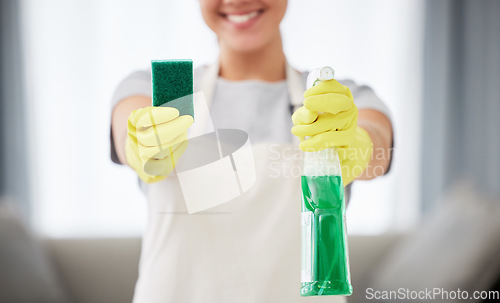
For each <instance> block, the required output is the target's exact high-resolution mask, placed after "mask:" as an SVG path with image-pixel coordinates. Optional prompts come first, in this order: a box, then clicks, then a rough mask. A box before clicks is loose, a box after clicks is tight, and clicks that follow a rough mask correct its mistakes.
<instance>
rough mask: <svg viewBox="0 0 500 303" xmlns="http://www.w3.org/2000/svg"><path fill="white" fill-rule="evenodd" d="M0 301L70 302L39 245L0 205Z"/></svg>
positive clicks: (15, 218)
mask: <svg viewBox="0 0 500 303" xmlns="http://www.w3.org/2000/svg"><path fill="white" fill-rule="evenodd" d="M0 301H1V302H9V303H34V302H36V303H63V302H70V301H69V297H68V295H67V293H66V292H65V289H64V286H63V284H62V282H61V280H60V279H59V278H58V276H57V274H56V271H55V270H54V268H53V266H52V264H51V262H50V259H49V258H48V256H47V255H46V254H45V252H44V251H43V249H42V247H41V245H40V244H39V242H37V241H36V240H35V239H34V237H33V236H32V235H31V234H30V232H29V231H28V230H27V228H26V227H25V226H24V225H23V224H22V222H21V220H20V219H19V217H18V216H17V215H16V214H15V212H14V211H13V210H12V209H11V208H9V207H7V206H6V205H4V204H2V203H0Z"/></svg>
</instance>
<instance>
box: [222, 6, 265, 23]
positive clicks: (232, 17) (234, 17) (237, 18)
mask: <svg viewBox="0 0 500 303" xmlns="http://www.w3.org/2000/svg"><path fill="white" fill-rule="evenodd" d="M263 12H264V10H263V9H260V10H256V11H253V12H250V13H247V14H225V13H221V14H220V15H221V16H222V17H224V18H226V19H227V20H229V21H230V22H232V23H236V24H242V23H245V22H248V21H250V20H252V19H254V18H255V17H257V16H258V15H260V14H262V13H263Z"/></svg>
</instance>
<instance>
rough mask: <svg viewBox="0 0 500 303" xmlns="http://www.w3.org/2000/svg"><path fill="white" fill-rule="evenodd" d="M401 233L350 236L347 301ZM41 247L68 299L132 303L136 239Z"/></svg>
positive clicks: (63, 241) (81, 302) (61, 241)
mask: <svg viewBox="0 0 500 303" xmlns="http://www.w3.org/2000/svg"><path fill="white" fill-rule="evenodd" d="M403 237H404V234H387V235H383V236H351V237H350V238H349V249H350V262H351V275H352V283H353V287H354V289H355V294H354V296H353V297H352V300H349V302H351V301H353V302H355V301H358V300H359V302H362V301H363V298H364V293H360V292H359V293H356V290H357V289H359V290H360V289H364V285H366V283H367V282H368V279H369V277H370V271H371V270H373V269H374V268H375V265H376V264H378V263H379V262H380V261H381V260H382V259H383V257H384V255H386V254H387V252H388V251H389V250H391V248H392V247H393V246H394V245H395V244H396V243H397V242H399V241H400V240H401V239H402V238H403ZM43 244H44V246H45V247H46V249H47V251H48V252H49V256H50V258H51V260H52V262H53V264H54V266H55V268H56V269H57V272H58V274H59V276H60V278H61V280H62V281H63V282H64V284H65V288H66V289H67V290H68V293H69V294H70V296H71V298H72V299H74V300H75V302H78V303H98V302H103V303H104V302H106V303H115V302H116V303H118V302H120V303H121V302H131V301H132V295H133V291H134V285H135V281H136V279H137V273H138V272H137V269H138V262H139V254H140V239H139V238H112V239H43Z"/></svg>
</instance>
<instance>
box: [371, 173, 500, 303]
mask: <svg viewBox="0 0 500 303" xmlns="http://www.w3.org/2000/svg"><path fill="white" fill-rule="evenodd" d="M498 201H499V200H498V197H497V198H494V197H488V196H486V195H484V194H483V193H481V192H480V191H479V190H478V189H476V188H474V187H473V186H471V185H469V184H468V183H467V184H463V183H461V184H458V185H457V186H455V187H454V188H453V189H452V190H451V191H450V192H449V194H448V195H446V196H445V197H444V198H443V199H442V201H438V202H440V203H438V204H437V205H438V206H437V207H436V209H435V210H434V211H433V213H432V214H431V215H430V216H429V217H428V218H427V220H425V221H424V223H423V224H422V225H421V227H420V228H419V230H418V231H417V232H416V233H415V234H414V235H413V236H412V237H408V238H407V239H405V240H403V241H401V242H400V243H398V245H397V246H396V249H394V250H393V251H392V252H391V253H389V254H388V255H387V256H386V258H385V259H384V262H382V264H381V265H380V267H379V269H378V270H377V271H376V273H375V275H374V281H373V283H372V285H373V288H374V289H376V290H395V291H397V290H398V289H399V288H409V289H410V290H411V291H420V290H425V289H426V288H427V289H433V288H438V289H442V290H445V291H455V292H456V291H457V290H458V289H460V290H462V291H468V292H469V295H470V296H472V294H473V292H474V291H475V290H488V289H489V287H491V286H492V285H493V283H494V282H495V279H496V278H497V276H498V274H499V272H500V259H498V256H499V255H500V242H499V241H498V239H499V238H500V220H499V218H500V203H498ZM437 298H440V297H437ZM445 299H446V297H444V299H443V301H445Z"/></svg>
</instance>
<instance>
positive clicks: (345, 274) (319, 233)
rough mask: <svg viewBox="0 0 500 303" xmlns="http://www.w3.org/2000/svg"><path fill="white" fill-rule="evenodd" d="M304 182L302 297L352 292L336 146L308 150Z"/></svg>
mask: <svg viewBox="0 0 500 303" xmlns="http://www.w3.org/2000/svg"><path fill="white" fill-rule="evenodd" d="M333 76H334V71H333V69H332V68H331V67H323V68H321V69H317V70H314V71H312V72H311V73H310V74H309V77H308V79H307V87H308V88H309V87H311V86H313V85H315V84H316V83H317V82H318V81H324V80H331V79H333ZM301 183H302V212H301V227H302V252H301V258H302V260H301V261H302V262H301V263H302V269H301V288H300V294H301V296H325V295H344V296H349V295H351V294H352V285H351V279H350V272H349V254H348V249H347V231H346V221H345V213H346V205H345V199H344V185H343V183H342V174H341V166H340V162H339V157H338V154H337V151H336V149H335V148H327V149H324V150H321V151H318V152H305V153H304V169H303V173H302V177H301Z"/></svg>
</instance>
